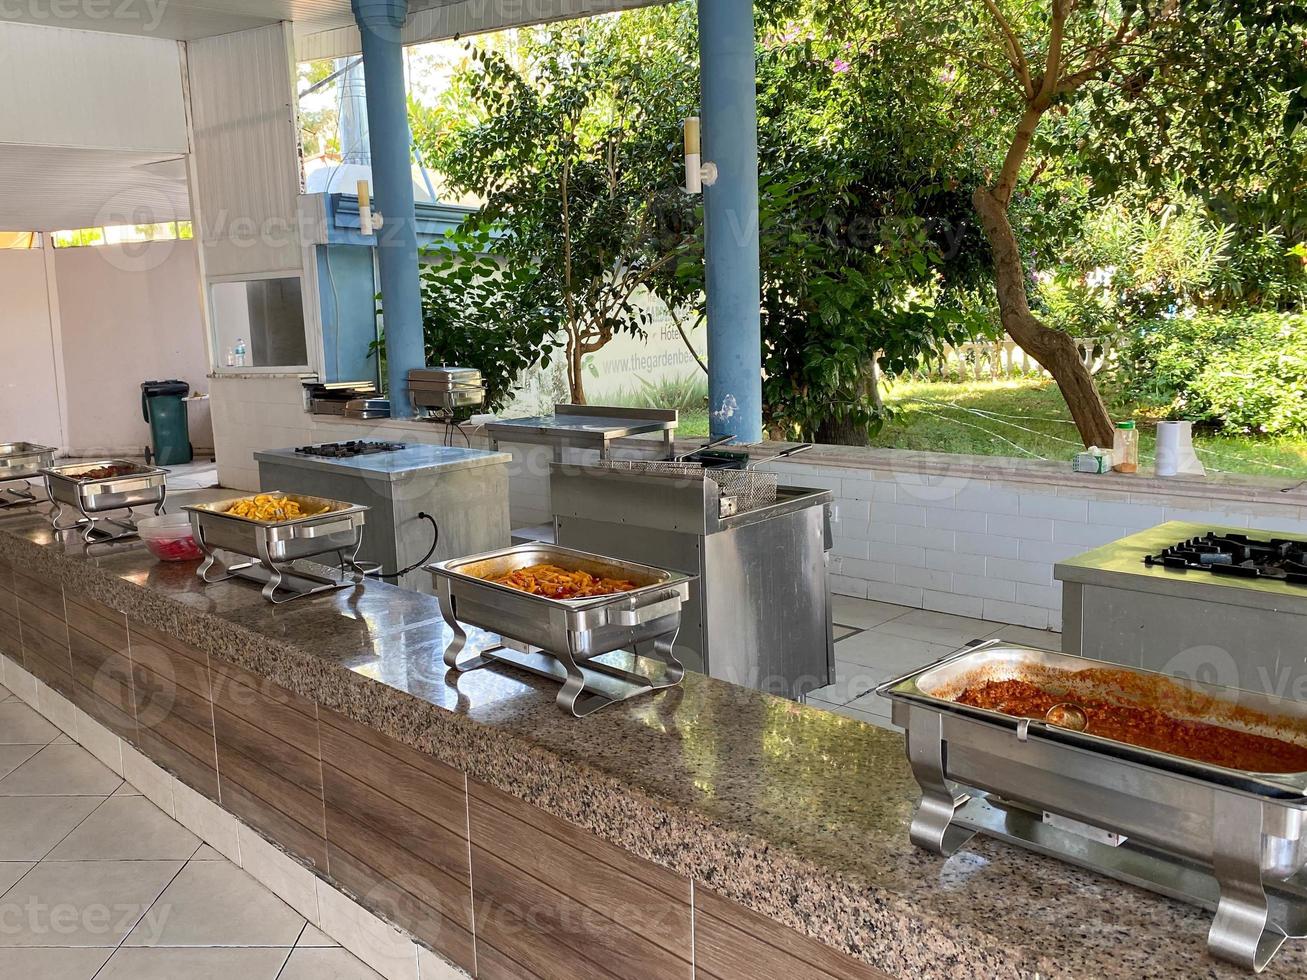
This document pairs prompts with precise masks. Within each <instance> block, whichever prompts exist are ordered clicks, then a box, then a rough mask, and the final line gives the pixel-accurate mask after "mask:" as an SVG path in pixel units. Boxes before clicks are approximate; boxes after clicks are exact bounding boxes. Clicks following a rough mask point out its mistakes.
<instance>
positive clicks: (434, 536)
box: [350, 511, 440, 579]
mask: <svg viewBox="0 0 1307 980" xmlns="http://www.w3.org/2000/svg"><path fill="white" fill-rule="evenodd" d="M418 520H425V521H429V522H430V524H431V547H430V548H428V549H427V553H426V554H425V555H423V556H422V557H421V558H419V559H418V560H417V561H415V562H414V563H413V564H412V565H409V566H408V567H407V568H401V569H400V570H399V571H397V572H383V571H382V570H381V566H380V565H377V567H376V568H371V567H366V568H365V567H364V565H363V564H361V563H360V562H356V561H355V562H350V564H351V565H352V566H353V567H354V570H355V571H358V572H362V573H363V574H364V575H371V576H373V577H375V578H383V579H384V578H403V577H404V576H405V575H407V574H408V573H409V572H416V571H417V570H418V569H419V568H421V567H422V566H423V565H425V564H426V563H427V562H429V561H430V560H431V556H432V555H434V554H435V553H436V546H437V545H439V544H440V525H439V524H437V523H436V519H435V518H434V517H432V516H431V515H430V514H428V513H426V512H425V511H422V512H419V514H418ZM368 565H369V566H370V565H371V563H370V562H369V563H368Z"/></svg>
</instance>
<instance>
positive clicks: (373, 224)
mask: <svg viewBox="0 0 1307 980" xmlns="http://www.w3.org/2000/svg"><path fill="white" fill-rule="evenodd" d="M358 196H359V231H361V232H362V233H363V234H365V235H371V234H372V233H373V232H374V231H376V229H378V228H380V227H381V226H382V225H383V224H385V219H384V218H382V216H381V214H380V212H377V211H373V210H372V197H371V195H370V194H369V193H368V182H367V181H366V180H360V181H359V183H358Z"/></svg>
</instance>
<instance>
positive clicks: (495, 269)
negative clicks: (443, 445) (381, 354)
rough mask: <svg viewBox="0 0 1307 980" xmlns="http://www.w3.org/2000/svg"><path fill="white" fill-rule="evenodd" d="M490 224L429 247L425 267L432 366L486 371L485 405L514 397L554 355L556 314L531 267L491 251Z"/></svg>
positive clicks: (424, 312) (424, 293)
mask: <svg viewBox="0 0 1307 980" xmlns="http://www.w3.org/2000/svg"><path fill="white" fill-rule="evenodd" d="M492 244H493V237H492V235H491V232H490V231H489V229H487V228H485V227H472V228H465V229H460V230H458V231H455V232H452V233H450V234H449V235H448V236H447V237H446V241H445V242H444V246H445V247H443V248H442V247H434V248H429V249H427V250H426V252H425V253H424V256H423V264H422V268H421V272H420V276H421V283H422V329H423V334H424V336H425V339H426V356H427V360H426V363H428V364H457V365H461V366H464V367H474V368H478V369H480V371H481V376H482V377H483V378H484V379H485V382H486V388H487V392H486V407H487V408H488V409H489V410H490V411H495V410H497V409H499V408H502V407H503V406H504V405H505V404H507V403H508V401H510V400H511V398H512V394H513V387H514V385H515V384H517V382H518V380H519V378H520V377H521V375H522V372H524V371H526V370H527V369H528V368H530V367H532V366H533V365H536V364H539V365H542V366H548V364H549V361H550V358H551V357H552V356H554V354H555V353H556V351H557V349H558V346H559V340H558V337H557V324H558V311H557V309H556V308H554V307H553V306H551V305H550V304H551V302H553V300H554V297H552V296H551V295H550V294H549V291H548V289H547V288H545V287H544V286H543V285H542V283H541V281H540V277H539V276H537V275H536V270H535V268H534V267H533V266H531V265H530V264H527V263H522V262H514V261H512V260H508V261H502V260H499V259H496V258H495V257H493V256H492V254H491V252H492Z"/></svg>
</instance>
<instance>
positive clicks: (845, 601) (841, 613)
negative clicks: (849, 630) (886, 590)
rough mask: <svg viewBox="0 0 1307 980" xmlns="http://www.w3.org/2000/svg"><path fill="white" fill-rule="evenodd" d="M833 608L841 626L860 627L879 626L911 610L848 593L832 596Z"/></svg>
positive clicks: (835, 617) (834, 615)
mask: <svg viewBox="0 0 1307 980" xmlns="http://www.w3.org/2000/svg"><path fill="white" fill-rule="evenodd" d="M831 609H832V618H833V619H834V620H835V622H837V623H839V624H840V625H841V626H854V627H857V628H858V629H870V628H871V627H873V626H879V625H880V624H881V623H887V622H889V621H890V620H892V619H897V618H898V617H899V616H902V615H903V614H904V613H906V612H908V611H909V610H908V608H907V607H906V606H896V605H893V604H892V603H888V602H876V601H874V600H872V599H858V598H855V597H854V596H847V595H833V596H831Z"/></svg>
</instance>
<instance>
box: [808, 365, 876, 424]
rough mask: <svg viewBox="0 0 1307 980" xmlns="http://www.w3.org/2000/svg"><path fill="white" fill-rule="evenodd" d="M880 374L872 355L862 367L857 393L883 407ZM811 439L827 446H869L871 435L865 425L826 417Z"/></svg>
mask: <svg viewBox="0 0 1307 980" xmlns="http://www.w3.org/2000/svg"><path fill="white" fill-rule="evenodd" d="M879 375H880V369H879V366H878V365H877V364H876V359H875V358H874V357H873V358H872V360H871V363H870V364H868V365H866V366H865V367H864V368H863V369H862V377H861V378H860V379H859V380H858V385H857V393H858V395H859V396H860V397H862V398H867V399H870V400H871V403H872V404H873V405H875V406H876V408H878V409H879V408H881V407H883V403H882V402H881V397H880V385H879V383H878V381H877V379H878V377H879ZM813 441H814V442H819V443H822V444H823V445H827V446H870V445H871V437H870V435H868V433H867V429H866V427H865V426H861V425H854V424H853V423H852V422H849V421H847V420H846V419H826V420H825V421H823V422H822V423H821V425H819V426H817V431H816V432H815V433H814V434H813Z"/></svg>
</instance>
